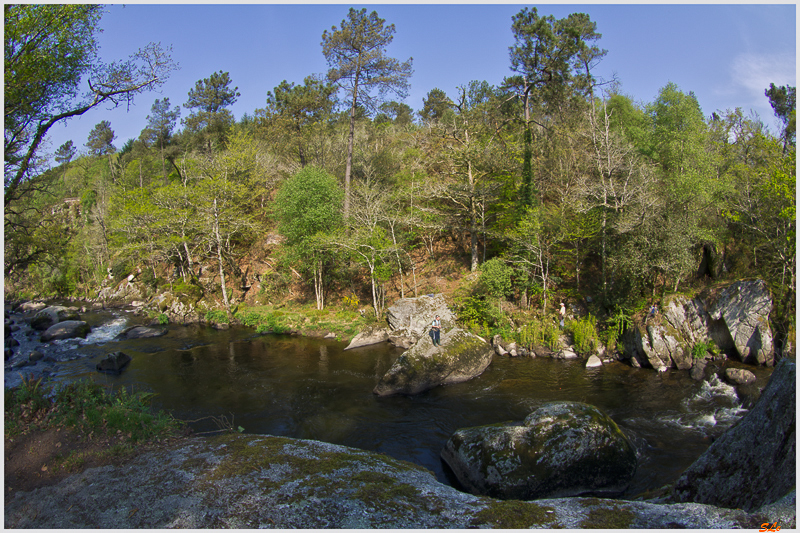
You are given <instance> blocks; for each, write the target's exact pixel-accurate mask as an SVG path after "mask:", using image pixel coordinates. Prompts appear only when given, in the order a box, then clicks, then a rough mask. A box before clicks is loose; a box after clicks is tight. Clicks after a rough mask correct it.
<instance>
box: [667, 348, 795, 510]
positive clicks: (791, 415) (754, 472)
mask: <svg viewBox="0 0 800 533" xmlns="http://www.w3.org/2000/svg"><path fill="white" fill-rule="evenodd" d="M795 376H796V371H795V363H794V362H792V361H789V360H788V359H783V360H781V362H780V363H778V365H777V366H776V367H775V370H774V371H773V373H772V376H771V377H770V380H769V383H768V384H767V387H766V388H765V389H764V391H763V392H762V393H761V397H760V398H759V399H758V402H756V405H755V406H754V407H753V409H752V410H751V411H750V412H749V413H747V415H746V416H745V417H744V418H743V419H742V420H740V421H739V423H738V424H736V425H735V426H734V427H732V428H731V429H729V430H728V431H726V432H725V433H724V434H723V435H722V436H721V437H720V438H718V439H717V440H715V441H714V443H713V444H712V445H711V446H710V447H709V448H708V450H706V451H705V452H704V453H703V455H701V456H700V457H699V458H698V459H697V461H695V462H694V463H693V464H692V465H691V466H690V467H689V468H687V469H686V471H685V472H684V473H683V474H681V476H680V478H678V480H677V481H676V482H675V484H674V485H673V491H672V494H673V497H674V499H675V500H677V501H679V502H697V503H706V504H711V505H716V506H720V507H729V508H739V509H745V510H753V509H757V508H759V507H761V506H763V505H767V504H770V503H773V502H775V501H777V500H779V499H780V498H782V497H783V496H785V495H786V494H788V493H789V491H791V490H792V489H793V488H794V487H795V484H796V470H795V468H796V455H795V454H796V444H795V438H796V437H795V418H796V410H797V405H796V403H795V398H796V396H795V388H796V383H795Z"/></svg>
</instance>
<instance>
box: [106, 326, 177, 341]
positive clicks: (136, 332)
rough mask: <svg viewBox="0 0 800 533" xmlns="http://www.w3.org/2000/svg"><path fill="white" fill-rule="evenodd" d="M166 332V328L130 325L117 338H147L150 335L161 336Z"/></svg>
mask: <svg viewBox="0 0 800 533" xmlns="http://www.w3.org/2000/svg"><path fill="white" fill-rule="evenodd" d="M166 334H167V328H151V327H148V326H131V327H129V328H125V329H124V330H123V331H122V332H121V333H120V334H119V335H117V339H148V338H152V337H161V336H163V335H166Z"/></svg>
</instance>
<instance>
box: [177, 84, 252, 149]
mask: <svg viewBox="0 0 800 533" xmlns="http://www.w3.org/2000/svg"><path fill="white" fill-rule="evenodd" d="M230 85H231V79H230V76H229V74H228V73H227V72H222V71H221V70H220V71H219V72H214V73H213V74H211V76H209V77H208V78H203V79H202V80H198V81H197V82H196V83H195V86H194V89H191V90H190V91H189V99H188V100H187V101H186V103H185V104H183V107H185V108H187V109H194V110H195V111H193V112H192V114H190V115H189V116H188V117H186V119H185V120H184V123H185V124H186V127H187V128H188V129H189V130H190V131H191V132H193V133H194V134H195V135H196V136H197V145H198V146H203V147H204V148H205V149H206V150H207V151H208V152H209V153H210V152H211V150H212V148H213V146H214V144H215V143H216V144H217V146H219V147H221V146H223V145H224V144H225V140H226V134H227V131H228V129H229V128H230V127H231V126H232V125H233V113H231V112H230V111H229V110H227V109H225V108H226V107H228V106H231V105H233V104H234V103H236V100H237V99H238V98H239V97H240V96H241V93H239V92H238V89H239V88H238V87H234V88H232V89H231V87H230Z"/></svg>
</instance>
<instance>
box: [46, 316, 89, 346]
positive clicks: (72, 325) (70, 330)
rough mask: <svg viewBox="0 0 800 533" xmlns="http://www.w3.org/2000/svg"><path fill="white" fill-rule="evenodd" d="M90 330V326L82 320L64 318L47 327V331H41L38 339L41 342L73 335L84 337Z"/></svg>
mask: <svg viewBox="0 0 800 533" xmlns="http://www.w3.org/2000/svg"><path fill="white" fill-rule="evenodd" d="M90 331H92V328H91V327H90V326H89V324H87V323H86V322H84V321H83V320H65V321H64V322H59V323H58V324H56V325H54V326H50V327H49V328H47V331H45V332H44V333H42V336H41V338H40V340H41V341H42V342H50V341H55V340H61V339H74V338H75V337H83V338H86V335H88V334H89V332H90Z"/></svg>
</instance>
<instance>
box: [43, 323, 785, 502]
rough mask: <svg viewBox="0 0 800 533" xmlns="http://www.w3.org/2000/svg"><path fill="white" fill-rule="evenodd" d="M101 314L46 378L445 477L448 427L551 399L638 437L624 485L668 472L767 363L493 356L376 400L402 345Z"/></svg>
mask: <svg viewBox="0 0 800 533" xmlns="http://www.w3.org/2000/svg"><path fill="white" fill-rule="evenodd" d="M107 323H108V322H107ZM109 324H111V325H108V326H105V327H106V329H107V334H105V337H104V333H103V331H104V330H103V328H96V329H95V331H94V335H95V338H94V339H93V340H92V339H90V340H91V342H86V343H81V345H79V346H72V347H71V348H72V349H77V351H78V352H80V353H81V354H82V357H81V358H79V359H77V360H75V361H71V362H69V363H65V364H64V365H62V366H61V367H59V369H58V370H57V372H56V374H55V378H56V379H57V380H62V381H70V380H73V379H78V378H86V377H89V378H91V379H94V380H95V381H97V382H99V383H103V384H106V385H109V386H113V387H114V388H117V387H121V386H125V387H128V388H133V389H134V390H144V391H151V392H155V393H157V397H156V400H155V402H154V405H156V406H157V407H160V408H163V409H165V410H167V411H169V412H171V413H172V414H173V415H174V416H175V417H177V418H180V419H184V420H192V421H195V422H192V423H191V425H192V427H193V428H194V430H195V431H197V432H204V431H211V430H215V429H218V425H217V424H216V423H215V422H214V421H213V420H211V418H210V417H220V416H225V417H227V419H228V420H232V421H233V425H234V426H237V427H238V426H241V427H243V428H244V430H245V432H246V433H257V434H271V435H280V436H286V437H296V438H304V439H315V440H321V441H325V442H330V443H335V444H343V445H346V446H352V447H356V448H361V449H364V450H371V451H377V452H381V453H385V454H388V455H390V456H392V457H395V458H397V459H403V460H407V461H411V462H414V463H417V464H420V465H422V466H424V467H426V468H428V469H430V470H431V471H433V472H434V473H435V474H436V476H437V478H438V479H439V480H440V481H442V482H444V483H448V484H454V481H453V480H452V479H451V478H450V476H449V474H448V472H446V467H445V466H444V465H443V463H442V461H441V460H440V458H439V453H440V452H441V450H442V448H443V447H444V445H445V443H446V441H447V439H448V438H449V437H450V435H452V433H453V432H454V431H456V430H457V429H459V428H464V427H470V426H478V425H484V424H494V423H497V422H504V421H522V420H523V419H524V418H525V417H526V416H527V415H528V414H529V413H530V412H531V411H533V410H535V409H536V408H537V407H539V406H540V405H542V404H544V403H545V402H550V401H555V400H574V401H582V402H586V403H589V404H592V405H595V406H597V407H599V408H600V409H602V410H603V411H605V412H606V413H607V414H608V415H609V416H611V418H613V419H614V421H616V422H617V424H618V425H619V426H620V427H621V428H622V429H623V431H625V433H626V434H628V436H629V437H630V438H631V440H632V442H633V443H634V445H635V446H636V448H637V452H638V455H639V468H638V471H637V473H636V476H635V478H634V480H633V483H632V484H631V487H630V488H629V490H628V492H627V493H626V494H625V497H634V496H636V495H637V494H639V493H641V492H643V491H646V490H650V489H655V488H659V487H661V486H663V485H666V484H668V483H671V482H673V481H674V480H675V479H676V478H677V477H678V475H680V473H681V472H682V471H683V470H684V469H685V468H686V467H687V466H689V465H690V464H691V463H692V462H693V461H694V460H695V459H696V458H697V457H698V456H699V455H700V454H701V453H702V452H703V451H704V450H705V449H706V448H707V447H708V446H709V444H710V443H711V439H712V438H713V437H715V436H718V435H720V434H721V433H722V432H724V431H725V430H726V429H727V428H729V427H730V426H731V425H732V424H733V423H734V422H735V421H737V420H738V419H740V418H741V417H742V416H744V414H745V413H746V412H747V411H746V409H747V408H749V407H751V406H752V402H753V400H754V398H755V397H756V395H757V393H758V388H760V387H761V388H763V387H764V386H765V385H766V383H767V381H768V378H769V374H770V372H771V370H770V369H764V368H755V367H750V366H748V367H746V368H748V369H749V370H751V371H754V372H755V373H756V375H757V376H758V382H757V383H756V384H755V385H754V386H751V387H750V389H746V390H744V392H743V391H740V392H739V394H738V395H737V391H736V390H735V389H734V388H733V387H731V386H729V385H727V384H725V383H722V382H720V380H718V379H717V378H716V377H715V376H712V377H711V378H710V379H707V380H706V381H703V382H698V381H694V380H692V379H691V378H690V377H689V373H688V371H678V370H671V371H667V372H665V373H661V374H659V373H658V372H655V371H653V370H642V369H634V368H631V367H630V366H627V365H624V364H622V363H612V364H609V365H605V366H603V367H601V368H593V369H587V368H584V363H583V362H582V361H562V360H554V359H544V358H538V359H528V358H514V359H512V358H509V357H498V356H495V357H494V360H493V361H492V364H491V365H490V366H489V368H488V369H487V370H486V371H485V372H484V373H483V375H481V376H479V377H477V378H475V379H473V380H471V381H468V382H466V383H461V384H458V385H449V386H444V387H437V388H435V389H433V390H430V391H427V392H424V393H422V394H419V395H416V396H413V397H406V396H392V397H385V398H379V397H377V396H375V395H373V394H372V389H373V388H374V386H375V385H376V384H377V382H378V380H379V379H380V378H381V376H383V374H384V373H385V372H386V370H388V368H389V367H390V366H391V364H392V363H393V362H394V360H395V359H396V358H397V357H399V356H400V354H401V353H402V351H401V350H399V349H396V348H393V347H391V346H389V345H377V346H372V347H364V348H359V349H356V350H350V351H344V350H343V349H344V347H345V346H346V344H345V343H342V342H337V341H332V340H322V339H308V338H300V337H288V336H272V335H266V336H261V335H257V334H255V333H254V331H253V330H252V329H248V328H232V329H230V330H227V331H216V330H213V329H210V328H204V327H199V326H185V327H184V326H170V327H169V330H170V331H169V334H168V335H166V336H164V337H159V338H155V339H140V340H132V341H120V342H118V341H111V340H108V339H110V338H113V335H115V334H116V333H117V332H118V331H119V330H121V329H122V328H123V327H124V326H125V324H126V319H125V317H124V316H123V317H120V316H119V315H118V316H117V317H116V318H115V320H114V321H112V322H110V323H109ZM61 342H65V343H66V342H68V341H61ZM116 350H122V351H124V352H125V353H127V354H128V355H130V356H131V357H132V358H133V361H132V362H131V364H130V366H129V367H128V369H127V370H126V371H125V372H124V373H123V374H122V375H121V376H109V375H106V374H99V373H97V372H96V371H95V365H96V363H97V361H98V360H99V359H100V358H101V357H102V356H103V355H105V354H106V353H109V352H112V351H116ZM726 364H728V365H734V363H731V362H728V363H726ZM738 366H742V365H738ZM748 391H749V393H750V394H751V395H748Z"/></svg>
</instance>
